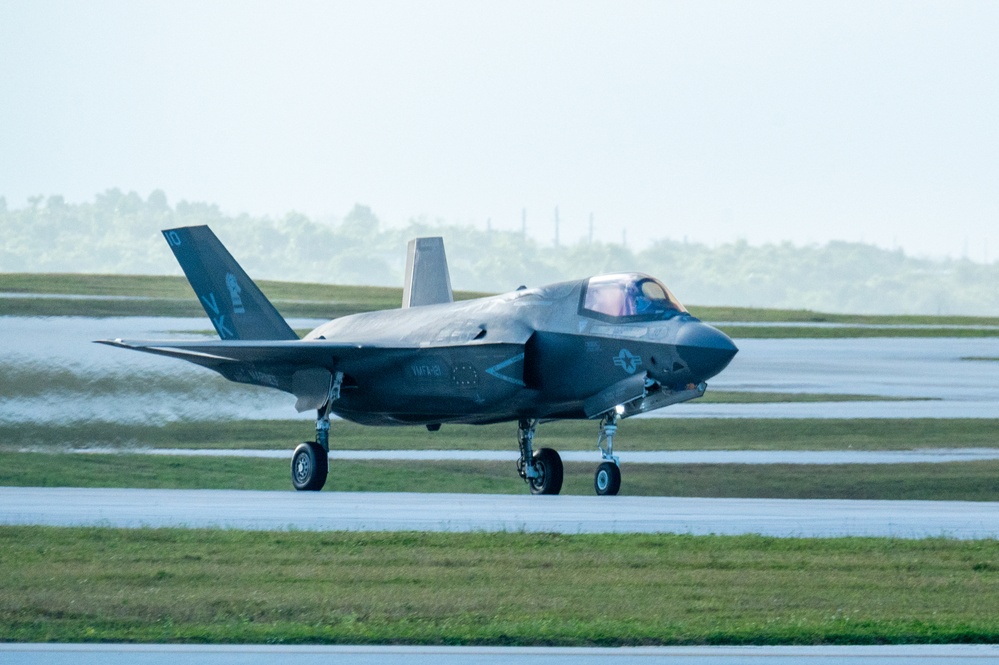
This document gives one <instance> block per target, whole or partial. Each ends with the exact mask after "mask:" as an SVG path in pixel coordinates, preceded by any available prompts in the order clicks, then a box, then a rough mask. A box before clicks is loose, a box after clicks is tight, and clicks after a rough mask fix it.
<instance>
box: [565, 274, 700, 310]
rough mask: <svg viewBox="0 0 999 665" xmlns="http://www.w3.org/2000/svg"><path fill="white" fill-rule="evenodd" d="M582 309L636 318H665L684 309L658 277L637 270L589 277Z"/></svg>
mask: <svg viewBox="0 0 999 665" xmlns="http://www.w3.org/2000/svg"><path fill="white" fill-rule="evenodd" d="M582 309H583V310H584V311H583V312H581V313H583V314H586V313H587V312H590V313H593V314H598V315H602V316H604V317H611V318H615V319H617V318H622V317H623V318H629V319H631V317H637V320H645V319H649V320H651V319H661V318H668V317H669V316H672V315H675V314H678V313H681V312H686V311H687V310H686V309H684V307H683V305H681V304H680V303H679V302H677V300H676V298H674V297H673V296H672V294H670V292H669V291H668V290H667V289H666V287H665V286H663V285H662V284H661V283H660V282H659V281H657V280H655V279H653V278H652V277H648V276H646V275H639V274H625V275H605V276H602V277H594V278H591V279H590V281H589V282H588V284H587V286H586V296H585V299H584V302H583V308H582ZM631 320H636V319H631Z"/></svg>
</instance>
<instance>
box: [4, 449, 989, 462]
mask: <svg viewBox="0 0 999 665" xmlns="http://www.w3.org/2000/svg"><path fill="white" fill-rule="evenodd" d="M23 452H36V451H30V450H25V451H23ZM61 452H62V451H60V453H61ZM72 452H74V453H82V454H118V453H126V454H136V455H164V456H176V457H254V458H261V459H289V460H290V459H291V455H292V453H293V452H294V451H293V450H291V449H290V448H289V449H287V450H247V449H221V448H209V449H197V448H129V449H122V448H81V449H77V450H73V451H72ZM617 454H618V457H620V458H621V462H623V463H626V464H936V463H944V462H975V461H981V460H994V459H999V448H927V449H923V450H667V451H658V450H657V451H631V452H629V451H619V452H618V453H617ZM518 455H519V453H517V452H516V451H513V450H333V451H331V452H330V459H331V460H405V461H411V462H412V461H465V462H469V461H474V462H515V461H516V460H517V457H518ZM559 456H560V457H561V458H562V461H563V462H592V463H594V464H596V463H597V462H599V461H600V455H599V453H598V452H597V451H596V450H592V451H579V450H576V451H572V450H569V451H560V452H559Z"/></svg>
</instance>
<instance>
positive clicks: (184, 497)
mask: <svg viewBox="0 0 999 665" xmlns="http://www.w3.org/2000/svg"><path fill="white" fill-rule="evenodd" d="M0 524H42V525H53V526H112V527H145V526H149V527H188V528H227V529H250V530H288V529H298V530H308V531H340V530H347V531H454V532H460V531H508V532H519V531H530V532H557V533H682V534H696V535H706V534H726V535H735V534H762V535H767V536H777V537H815V538H829V537H840V536H887V537H895V538H928V537H946V538H957V539H986V538H989V539H991V538H999V503H991V502H972V501H869V500H865V501H850V500H801V499H702V498H672V497H628V496H617V497H597V496H530V495H497V494H418V493H375V492H317V493H313V492H293V491H287V492H262V491H234V490H150V489H82V488H67V487H55V488H44V487H0Z"/></svg>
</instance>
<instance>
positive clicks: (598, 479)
mask: <svg viewBox="0 0 999 665" xmlns="http://www.w3.org/2000/svg"><path fill="white" fill-rule="evenodd" d="M593 489H595V490H596V491H597V494H598V495H599V496H613V495H615V494H617V492H618V490H620V489H621V467H619V466H618V465H617V464H615V463H614V462H602V463H601V464H600V466H598V467H597V473H596V475H595V476H594V477H593Z"/></svg>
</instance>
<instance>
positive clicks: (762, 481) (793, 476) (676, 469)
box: [0, 452, 999, 501]
mask: <svg viewBox="0 0 999 665" xmlns="http://www.w3.org/2000/svg"><path fill="white" fill-rule="evenodd" d="M599 461H600V459H599V455H598V454H597V453H596V452H594V454H593V462H592V463H582V462H579V463H567V464H566V465H565V484H564V485H563V488H562V493H563V494H575V495H583V496H589V495H592V494H593V493H594V490H593V473H594V471H595V470H596V466H597V464H598V462H599ZM289 466H290V462H289V461H288V460H279V459H253V458H226V457H207V458H206V457H172V456H170V457H161V456H153V455H136V454H85V455H84V454H74V455H39V454H35V453H0V485H6V486H21V487H142V488H155V489H245V490H286V491H291V481H290V479H289V476H290V471H289ZM622 472H623V475H624V481H623V483H622V486H621V494H622V495H632V496H691V497H740V498H774V499H886V500H949V501H999V482H997V480H996V479H997V478H999V461H997V460H986V461H974V462H950V463H940V464H871V465H866V464H842V465H798V464H772V465H756V464H628V463H627V461H625V462H624V463H623V464H622ZM326 489H327V490H331V491H340V492H460V493H477V494H482V493H485V494H526V493H527V487H526V485H525V484H524V482H523V481H522V480H521V479H520V477H519V476H518V475H517V472H516V470H515V469H514V464H513V462H512V461H511V462H472V461H462V462H455V461H412V462H408V461H395V460H393V461H367V460H365V461H361V460H356V461H355V460H335V461H334V462H333V465H332V472H331V474H330V478H329V481H328V482H327V484H326Z"/></svg>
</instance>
